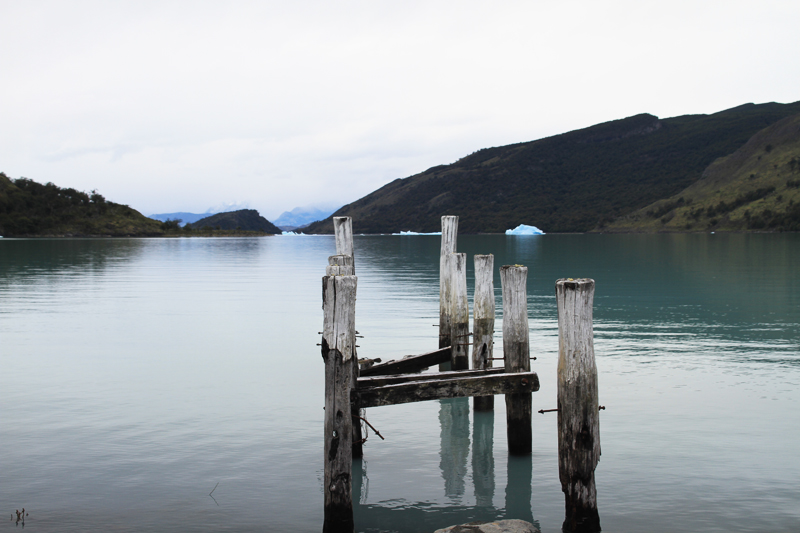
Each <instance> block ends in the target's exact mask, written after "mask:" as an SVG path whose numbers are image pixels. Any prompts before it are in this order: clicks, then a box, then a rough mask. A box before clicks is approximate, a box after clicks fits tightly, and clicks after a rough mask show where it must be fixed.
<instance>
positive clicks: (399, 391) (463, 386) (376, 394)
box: [352, 372, 539, 409]
mask: <svg viewBox="0 0 800 533" xmlns="http://www.w3.org/2000/svg"><path fill="white" fill-rule="evenodd" d="M538 390H539V376H537V375H536V372H518V373H513V374H490V375H483V376H467V377H452V378H444V379H431V380H421V381H410V382H404V383H394V384H390V385H382V386H378V387H366V388H363V389H360V388H359V389H354V390H353V391H352V394H353V395H354V396H355V397H356V398H357V399H358V401H359V402H360V404H359V405H360V407H361V408H362V409H365V408H368V407H379V406H381V405H396V404H400V403H410V402H424V401H426V400H438V399H441V398H462V397H465V396H491V395H494V394H523V393H526V392H535V391H538ZM354 399H355V398H354Z"/></svg>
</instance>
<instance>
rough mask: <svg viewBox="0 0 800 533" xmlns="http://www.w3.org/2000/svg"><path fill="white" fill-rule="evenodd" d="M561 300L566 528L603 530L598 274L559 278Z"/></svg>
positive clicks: (561, 446) (560, 412)
mask: <svg viewBox="0 0 800 533" xmlns="http://www.w3.org/2000/svg"><path fill="white" fill-rule="evenodd" d="M556 303H557V305H558V474H559V477H560V479H561V490H563V491H564V500H565V506H566V518H565V519H564V525H563V526H562V529H563V530H564V531H570V532H573V531H575V532H587V533H588V532H596V531H600V516H599V515H598V513H597V490H596V488H595V484H594V470H595V467H596V466H597V462H598V461H599V460H600V414H599V405H598V393H597V366H596V365H595V361H594V332H593V328H592V305H593V303H594V280H591V279H560V280H558V281H556Z"/></svg>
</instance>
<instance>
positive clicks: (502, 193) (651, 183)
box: [306, 102, 800, 233]
mask: <svg viewBox="0 0 800 533" xmlns="http://www.w3.org/2000/svg"><path fill="white" fill-rule="evenodd" d="M797 113H800V102H795V103H793V104H778V103H766V104H758V105H756V104H745V105H742V106H739V107H735V108H733V109H728V110H725V111H721V112H719V113H714V114H711V115H685V116H680V117H674V118H668V119H659V118H658V117H655V116H653V115H649V114H641V115H636V116H633V117H628V118H624V119H621V120H615V121H612V122H607V123H603V124H598V125H595V126H591V127H589V128H585V129H581V130H576V131H572V132H568V133H564V134H562V135H556V136H554V137H548V138H545V139H540V140H537V141H530V142H524V143H519V144H512V145H508V146H501V147H495V148H486V149H483V150H479V151H477V152H475V153H473V154H471V155H468V156H466V157H464V158H462V159H460V160H459V161H456V162H455V163H453V164H450V165H440V166H436V167H433V168H430V169H428V170H426V171H424V172H422V173H420V174H417V175H414V176H411V177H408V178H404V179H397V180H395V181H393V182H391V183H389V184H387V185H385V186H383V187H381V188H380V189H378V190H376V191H374V192H372V193H370V194H368V195H367V196H365V197H363V198H361V199H359V200H357V201H355V202H353V203H351V204H348V205H346V206H344V207H342V208H341V209H339V210H338V211H337V212H336V213H334V216H352V217H353V230H354V231H355V232H357V233H392V232H397V231H400V230H411V231H418V232H430V231H438V230H439V229H440V226H441V222H440V217H441V216H442V215H458V216H459V217H460V220H459V230H460V231H461V232H463V233H500V232H503V231H505V230H506V229H508V228H514V227H516V226H518V225H519V224H521V223H524V224H530V225H535V226H537V227H539V228H541V229H542V230H544V231H545V232H547V233H552V232H584V231H589V230H592V229H593V228H602V227H604V226H606V225H608V224H609V223H611V222H612V221H613V220H615V219H617V218H619V217H621V216H624V215H628V214H630V213H632V212H634V211H636V210H638V209H641V208H643V207H645V206H647V205H650V204H652V203H653V202H655V201H657V200H660V199H663V198H668V197H671V196H673V195H674V194H676V193H678V192H680V191H682V190H683V189H685V188H686V187H688V186H689V185H691V184H692V183H694V182H696V181H697V180H699V179H700V178H701V177H702V175H703V172H704V171H705V169H706V168H707V167H708V166H709V165H710V164H711V163H712V162H714V161H715V160H716V159H718V158H720V157H724V156H727V155H729V154H732V153H733V152H734V151H736V150H737V149H739V148H740V147H741V146H742V145H744V144H745V143H746V142H747V141H748V139H750V138H751V137H752V136H753V135H755V134H756V133H757V132H758V131H760V130H762V129H764V128H765V127H767V126H769V125H771V124H774V123H775V122H777V121H779V120H781V119H783V118H785V117H787V116H790V115H794V114H797ZM332 231H333V227H332V220H331V217H329V218H327V219H326V220H324V221H320V222H315V223H313V224H310V225H309V226H308V227H307V228H306V232H308V233H332Z"/></svg>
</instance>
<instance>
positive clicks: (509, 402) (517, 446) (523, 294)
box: [500, 265, 533, 455]
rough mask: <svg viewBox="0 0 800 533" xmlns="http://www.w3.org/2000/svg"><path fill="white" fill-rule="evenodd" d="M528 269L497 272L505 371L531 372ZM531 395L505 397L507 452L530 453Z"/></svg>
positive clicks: (507, 268)
mask: <svg viewBox="0 0 800 533" xmlns="http://www.w3.org/2000/svg"><path fill="white" fill-rule="evenodd" d="M527 279H528V267H524V266H522V265H513V266H511V265H505V266H503V267H502V268H500V281H501V283H502V285H503V358H504V360H505V361H504V362H505V371H506V372H507V373H510V372H530V369H531V361H530V336H529V333H528V296H527ZM531 403H532V401H531V393H520V394H506V424H507V427H506V434H507V435H508V451H509V453H511V454H515V455H521V454H528V453H531V450H532V446H533V435H532V429H531V427H532V426H531Z"/></svg>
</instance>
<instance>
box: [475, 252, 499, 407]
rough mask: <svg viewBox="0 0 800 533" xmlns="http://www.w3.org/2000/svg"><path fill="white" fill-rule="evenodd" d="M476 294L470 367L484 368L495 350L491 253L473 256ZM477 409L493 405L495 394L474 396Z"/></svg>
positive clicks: (488, 364) (492, 262)
mask: <svg viewBox="0 0 800 533" xmlns="http://www.w3.org/2000/svg"><path fill="white" fill-rule="evenodd" d="M474 261H475V297H474V299H473V304H472V368H474V369H475V370H486V369H487V368H490V367H491V366H492V357H493V354H494V276H493V273H494V256H493V255H492V254H489V255H476V256H475V259H474ZM473 406H474V408H475V410H476V411H491V410H493V409H494V396H476V397H475V398H474V400H473Z"/></svg>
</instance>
